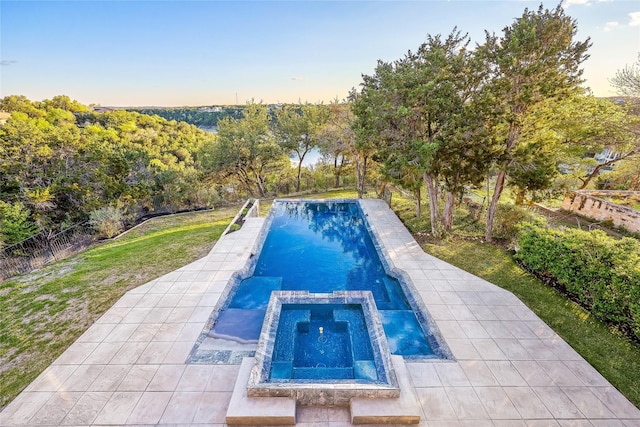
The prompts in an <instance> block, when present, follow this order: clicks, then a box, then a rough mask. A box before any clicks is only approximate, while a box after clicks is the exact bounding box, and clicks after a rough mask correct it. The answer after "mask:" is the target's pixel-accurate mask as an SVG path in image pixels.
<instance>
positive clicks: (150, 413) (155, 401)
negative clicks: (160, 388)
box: [127, 392, 173, 424]
mask: <svg viewBox="0 0 640 427" xmlns="http://www.w3.org/2000/svg"><path fill="white" fill-rule="evenodd" d="M172 395H173V392H145V393H142V396H140V399H139V400H138V403H137V404H136V406H135V408H134V409H133V411H131V415H129V418H128V419H127V424H157V423H158V422H159V421H160V417H162V414H163V413H164V411H165V409H166V407H167V404H168V403H169V400H170V399H171V396H172Z"/></svg>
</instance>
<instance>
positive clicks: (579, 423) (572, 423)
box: [558, 420, 593, 427]
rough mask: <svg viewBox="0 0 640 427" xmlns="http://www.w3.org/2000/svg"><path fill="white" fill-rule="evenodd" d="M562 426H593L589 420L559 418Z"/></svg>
mask: <svg viewBox="0 0 640 427" xmlns="http://www.w3.org/2000/svg"><path fill="white" fill-rule="evenodd" d="M558 424H560V426H561V427H592V426H593V424H591V422H590V421H589V420H558Z"/></svg>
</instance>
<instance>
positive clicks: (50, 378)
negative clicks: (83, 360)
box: [26, 365, 78, 391]
mask: <svg viewBox="0 0 640 427" xmlns="http://www.w3.org/2000/svg"><path fill="white" fill-rule="evenodd" d="M77 368H78V365H51V366H49V367H48V368H46V369H45V370H44V371H43V372H42V373H41V374H40V375H38V378H36V379H35V381H33V382H32V383H31V384H30V385H29V386H27V388H26V390H28V391H56V390H58V389H59V388H60V387H61V386H62V384H63V383H64V382H65V381H66V380H67V379H68V378H69V377H70V376H71V375H73V373H74V372H75V371H76V369H77Z"/></svg>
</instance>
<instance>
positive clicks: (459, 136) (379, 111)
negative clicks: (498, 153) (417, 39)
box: [354, 29, 489, 233]
mask: <svg viewBox="0 0 640 427" xmlns="http://www.w3.org/2000/svg"><path fill="white" fill-rule="evenodd" d="M468 42H469V40H468V37H467V36H466V35H462V34H461V33H460V32H459V31H457V30H456V29H454V30H453V31H452V32H451V33H450V34H449V35H448V36H447V37H446V38H443V37H441V36H440V35H437V36H430V35H429V36H428V37H427V42H426V43H423V44H422V45H421V46H420V47H419V48H418V50H417V51H416V52H415V53H414V52H411V51H409V52H408V53H407V54H406V55H405V57H404V58H402V59H400V60H397V61H395V62H393V63H385V62H382V61H379V62H378V66H377V67H376V70H375V73H374V75H372V76H364V77H363V80H364V81H363V83H362V92H361V93H360V96H359V98H358V99H357V100H356V102H355V103H354V112H355V113H356V115H357V120H356V125H357V128H356V129H357V130H358V132H360V134H361V135H362V134H364V133H365V132H366V135H368V136H369V138H371V139H372V140H373V141H376V150H377V156H378V157H379V158H380V161H381V163H382V164H383V169H382V170H383V172H384V173H385V174H386V176H387V177H389V178H391V179H392V180H393V181H395V182H396V183H398V184H399V185H401V186H403V187H404V188H407V189H409V190H411V191H413V192H414V193H415V194H416V196H417V199H418V203H417V204H416V214H417V215H419V213H420V202H419V201H420V193H419V189H420V188H421V182H420V178H419V177H421V179H422V180H423V181H424V182H425V184H426V186H427V192H428V194H429V203H430V204H429V207H430V208H429V212H430V218H431V227H432V232H434V233H437V232H438V229H439V223H440V219H439V218H440V215H439V203H438V202H439V188H440V187H442V188H443V189H444V190H445V192H446V197H445V208H444V212H443V221H442V226H443V228H445V229H450V228H451V227H452V223H453V203H454V201H455V195H457V194H461V192H462V191H463V189H464V187H465V186H466V185H469V184H476V183H478V182H479V181H481V180H482V179H483V176H484V174H483V171H484V170H485V169H486V167H487V166H486V163H487V162H486V161H485V156H484V154H486V153H487V152H488V151H489V150H488V149H487V146H486V142H487V141H486V140H487V138H486V137H481V136H482V135H483V134H485V133H486V132H484V130H483V129H484V123H483V122H482V121H481V120H479V117H480V116H479V114H478V111H477V108H476V107H475V103H476V101H475V100H474V98H475V97H476V94H477V93H478V91H479V88H480V83H481V81H482V79H481V73H480V68H478V67H477V65H478V64H479V63H478V62H477V61H476V60H474V57H473V54H472V52H470V51H468V50H467V49H466V47H467V44H468ZM478 99H482V98H479V97H478Z"/></svg>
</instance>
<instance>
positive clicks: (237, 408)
mask: <svg viewBox="0 0 640 427" xmlns="http://www.w3.org/2000/svg"><path fill="white" fill-rule="evenodd" d="M253 362H254V359H253V357H245V358H244V359H242V364H241V365H240V372H239V373H238V378H237V379H236V384H235V387H234V388H233V394H232V395H231V401H230V402H229V408H228V409H227V416H226V422H227V424H229V425H253V426H270V425H283V424H286V425H293V424H295V423H296V400H295V399H294V398H292V397H248V396H247V383H248V382H249V375H250V373H251V368H253Z"/></svg>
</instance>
